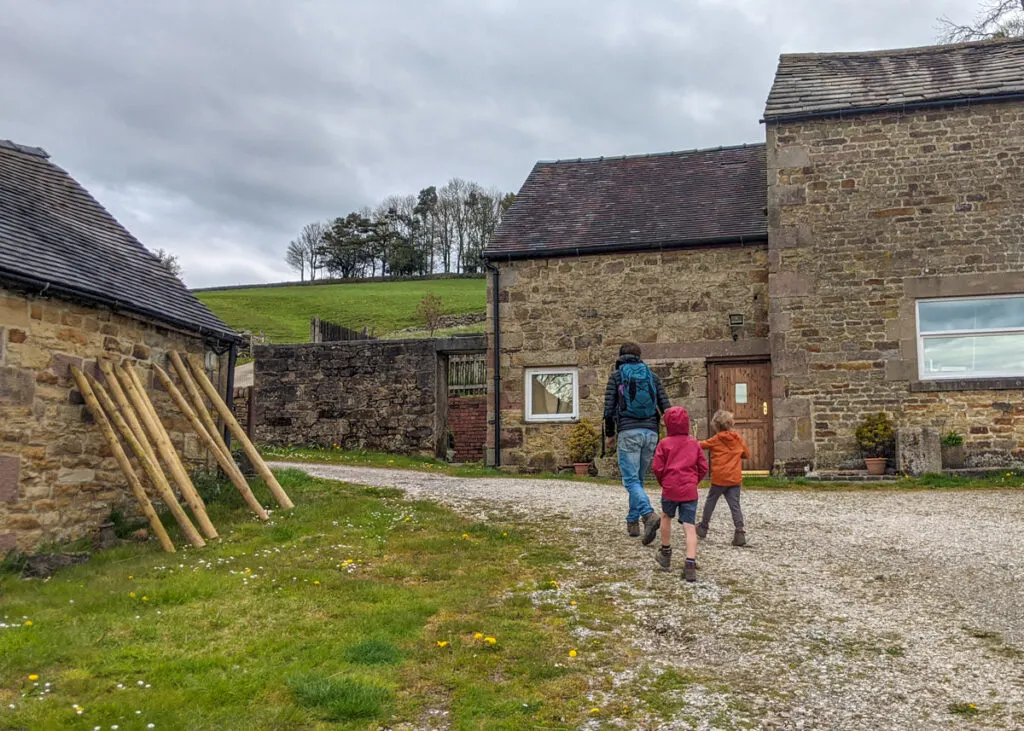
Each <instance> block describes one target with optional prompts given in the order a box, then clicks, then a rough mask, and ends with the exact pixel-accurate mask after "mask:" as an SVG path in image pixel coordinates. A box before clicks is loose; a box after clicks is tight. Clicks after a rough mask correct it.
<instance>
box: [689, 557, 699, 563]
mask: <svg viewBox="0 0 1024 731" xmlns="http://www.w3.org/2000/svg"><path fill="white" fill-rule="evenodd" d="M686 563H697V559H695V558H688V559H686Z"/></svg>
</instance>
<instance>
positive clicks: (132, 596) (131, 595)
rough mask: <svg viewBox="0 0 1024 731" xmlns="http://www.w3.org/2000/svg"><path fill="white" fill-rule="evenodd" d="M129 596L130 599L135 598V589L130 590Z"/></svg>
mask: <svg viewBox="0 0 1024 731" xmlns="http://www.w3.org/2000/svg"><path fill="white" fill-rule="evenodd" d="M128 598H129V599H134V598H135V592H134V591H130V592H128Z"/></svg>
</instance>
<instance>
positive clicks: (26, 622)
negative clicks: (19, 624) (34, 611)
mask: <svg viewBox="0 0 1024 731" xmlns="http://www.w3.org/2000/svg"><path fill="white" fill-rule="evenodd" d="M25 626H26V627H31V626H32V620H31V619H26V620H25Z"/></svg>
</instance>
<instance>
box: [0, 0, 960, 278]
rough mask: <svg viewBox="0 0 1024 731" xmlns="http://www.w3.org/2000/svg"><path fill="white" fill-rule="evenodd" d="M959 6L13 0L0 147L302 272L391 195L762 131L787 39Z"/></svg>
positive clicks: (268, 274)
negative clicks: (313, 224)
mask: <svg viewBox="0 0 1024 731" xmlns="http://www.w3.org/2000/svg"><path fill="white" fill-rule="evenodd" d="M967 12H969V10H968V11H967ZM947 13H948V14H958V13H959V14H961V15H962V14H963V13H964V10H963V8H962V4H961V3H960V2H955V1H954V0H863V1H862V2H860V3H856V4H854V3H848V2H840V1H839V0H831V1H830V0H777V1H776V2H774V3H771V4H765V3H762V2H757V1H755V0H685V1H684V0H633V1H632V2H628V3H627V2H622V1H621V0H593V1H592V2H586V3H584V2H568V1H567V0H563V1H561V2H541V1H540V0H533V1H530V2H524V1H517V2H512V1H511V0H504V1H503V0H485V1H483V2H481V1H480V0H447V1H445V2H438V3H422V2H416V1H415V0H391V1H390V2H375V1H374V0H364V1H356V0H351V1H346V2H344V3H340V2H336V1H333V0H296V1H295V2H290V3H283V2H276V1H274V0H218V2H216V3H210V2H202V1H201V0H175V2H166V3H140V2H137V1H136V0H76V2H74V3H69V2H64V1H61V0H34V1H33V2H23V1H22V0H0V68H2V69H3V71H4V72H3V74H0V94H2V98H3V99H4V100H5V102H4V104H3V105H0V137H10V138H12V139H16V140H18V141H20V142H25V143H27V144H35V145H40V146H42V147H45V148H47V149H48V150H49V151H50V152H51V154H53V156H54V159H55V161H56V162H57V163H58V164H61V165H63V166H64V167H66V168H67V169H68V170H69V171H70V172H71V173H72V174H73V175H75V176H76V177H78V178H79V179H81V180H82V181H83V183H85V184H86V185H88V186H90V187H91V188H92V189H93V190H94V192H96V193H97V195H98V196H100V197H101V200H102V202H103V203H104V204H105V205H107V206H108V208H110V209H111V210H112V212H114V214H115V215H117V216H118V217H119V218H121V219H122V221H123V222H124V223H125V224H126V225H128V226H129V228H131V230H132V231H133V232H134V233H135V234H136V235H137V236H138V237H139V238H140V239H141V240H142V241H143V242H144V243H146V244H147V245H149V246H150V247H152V248H158V247H163V248H167V249H170V250H171V251H174V252H176V253H178V254H179V255H180V256H181V258H182V260H183V262H184V263H185V265H186V280H187V281H188V282H189V283H190V284H192V285H195V286H200V285H208V284H215V283H218V282H224V283H235V282H239V281H245V279H246V278H251V279H252V280H254V281H255V280H266V279H281V278H287V277H289V276H290V274H289V273H288V272H287V270H286V268H285V266H284V265H283V263H282V262H281V258H282V257H281V254H282V252H283V249H284V247H285V245H286V244H287V241H288V240H289V238H291V237H292V236H293V235H294V234H295V232H297V230H298V229H299V228H300V227H301V226H302V224H304V223H306V222H307V221H309V220H314V219H317V218H326V217H329V216H333V215H338V214H343V213H346V212H347V211H349V210H352V209H355V208H358V207H360V206H363V205H367V204H371V203H373V202H375V201H376V200H378V199H379V198H382V197H383V196H385V195H387V194H390V193H411V192H415V191H416V190H418V189H419V188H420V187H423V186H425V185H429V184H441V183H443V182H444V181H445V180H447V179H448V178H450V177H452V176H461V177H466V178H471V179H475V180H477V181H479V182H480V183H482V184H485V185H497V186H499V187H501V188H504V189H510V190H511V189H515V188H517V187H518V186H519V184H520V183H521V182H522V180H523V179H524V178H525V176H526V174H527V173H528V172H529V170H530V168H531V167H532V165H533V163H534V162H535V161H536V160H537V159H551V158H556V157H577V156H591V155H616V154H622V153H637V152H658V151H663V150H669V149H685V148H692V147H706V146H714V145H720V144H735V143H739V142H753V141H757V140H759V139H761V138H762V136H763V130H762V129H761V128H760V127H759V125H758V118H759V116H760V113H761V111H762V109H763V104H764V98H765V96H766V94H767V91H768V88H769V85H770V84H771V78H772V74H773V72H774V69H775V65H776V62H777V57H778V54H779V53H780V52H783V51H796V50H799V51H824V50H854V49H858V48H878V47H886V46H904V45H918V44H923V43H928V42H930V41H931V40H932V39H933V38H934V36H935V35H936V31H935V18H936V17H937V16H939V15H942V14H947Z"/></svg>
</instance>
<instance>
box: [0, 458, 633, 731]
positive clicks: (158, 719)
mask: <svg viewBox="0 0 1024 731" xmlns="http://www.w3.org/2000/svg"><path fill="white" fill-rule="evenodd" d="M279 478H280V481H281V483H282V485H283V486H284V487H285V489H286V490H287V491H288V492H289V494H290V495H291V496H292V498H293V499H294V501H295V503H296V507H295V509H294V510H291V511H274V512H273V513H272V515H271V520H270V521H269V522H268V523H265V524H264V523H260V522H259V521H258V520H256V519H255V518H252V517H250V516H249V515H248V514H247V513H246V512H245V509H244V507H243V506H242V505H241V503H240V500H239V499H238V498H237V495H236V494H235V493H233V492H230V491H220V492H217V491H215V490H214V489H213V484H212V483H209V482H201V483H200V484H201V486H202V489H203V491H204V494H205V496H206V498H207V500H208V505H209V511H210V515H211V519H212V520H213V521H214V523H215V524H216V525H217V527H218V529H219V530H220V532H221V535H222V538H221V539H220V540H217V541H213V542H211V543H210V544H209V545H208V546H207V547H206V548H203V549H199V550H196V549H191V548H189V549H183V548H179V551H178V553H176V554H165V553H162V552H160V551H159V548H158V547H157V546H156V545H155V544H154V543H149V544H145V545H140V544H135V543H131V544H123V545H121V546H118V547H116V548H114V549H111V550H108V551H104V552H102V553H99V554H95V555H94V556H93V557H92V559H91V560H90V561H89V562H88V563H87V564H84V565H81V566H76V567H73V568H70V569H66V570H64V571H61V572H59V573H58V574H57V575H55V576H54V577H53V578H51V579H49V580H46V581H39V580H31V581H29V580H22V579H20V578H17V577H16V576H14V575H10V574H8V575H4V576H0V606H2V609H0V622H2V624H0V728H31V729H93V728H95V727H97V726H98V727H100V728H103V729H109V728H111V727H112V726H115V725H116V726H118V727H119V728H120V729H125V730H127V729H145V728H147V725H148V724H153V725H154V727H155V728H157V729H192V728H217V729H282V728H287V729H321V728H337V727H343V728H377V727H380V726H381V725H389V726H390V725H395V724H400V723H407V724H410V725H411V726H412V727H415V728H421V727H424V726H427V725H429V724H428V719H430V718H435V719H438V720H441V721H443V722H446V723H447V724H450V725H451V726H452V727H454V728H502V729H529V728H574V727H577V726H578V725H579V724H580V723H581V722H582V720H583V719H584V718H585V717H592V711H591V709H590V707H589V706H590V705H591V704H589V703H588V702H587V701H586V699H585V696H586V693H587V690H588V687H589V685H590V683H591V682H592V680H593V677H594V668H595V667H596V665H597V664H598V663H599V662H600V661H601V660H600V658H603V657H606V656H607V654H608V653H611V652H614V653H615V656H616V657H618V658H620V659H624V658H625V657H626V655H628V654H629V650H628V649H626V648H617V647H604V646H603V643H604V640H603V639H601V637H600V636H596V635H595V636H593V637H592V638H590V639H588V640H587V642H586V645H585V646H582V645H581V646H580V647H579V648H578V656H577V657H575V658H570V657H569V651H570V650H571V649H576V648H575V643H576V641H575V640H573V639H572V634H571V631H572V629H573V628H574V627H576V626H578V625H582V626H592V625H593V624H594V623H602V622H603V623H605V624H612V625H614V624H615V623H616V622H617V621H621V618H619V620H617V619H616V616H617V615H616V614H615V613H616V611H617V610H615V609H614V607H613V606H612V604H611V602H610V600H603V599H602V598H601V597H599V596H587V597H586V598H584V597H583V596H575V594H573V593H572V592H569V591H564V590H562V589H560V588H559V585H558V580H559V579H560V578H561V575H562V572H564V571H565V570H567V569H566V568H565V566H564V564H565V563H566V562H567V561H568V560H569V559H570V558H571V554H570V552H569V550H568V549H567V547H564V546H561V545H546V544H544V543H543V542H542V541H541V540H539V537H538V536H539V534H535V533H534V531H537V530H539V528H534V527H530V526H522V525H512V524H501V523H493V522H473V521H470V520H467V519H463V518H461V517H458V516H457V515H455V514H454V513H452V512H450V511H448V510H447V509H445V508H442V507H440V506H438V505H436V504H434V503H430V502H425V501H408V500H405V499H404V498H402V497H400V496H399V493H398V492H397V491H392V490H381V489H373V488H363V487H357V486H351V485H345V484H342V483H337V482H328V481H321V480H316V479H313V478H310V477H307V476H306V475H304V474H302V473H300V472H298V471H295V470H285V471H282V472H280V473H279ZM254 489H256V490H257V493H258V495H259V496H260V497H261V498H263V499H264V500H265V501H266V500H267V499H268V497H269V496H268V494H267V492H266V490H265V489H263V486H262V484H257V485H256V486H254ZM218 490H222V487H219V488H218ZM175 537H176V538H179V537H178V536H177V534H175ZM176 543H177V545H178V546H181V545H182V542H181V541H180V538H179V539H178V540H177V541H176ZM577 599H578V600H579V601H578V603H573V602H575V600H577ZM487 638H492V639H493V642H492V641H490V640H488V639H487ZM34 675H37V676H38V678H37V679H31V678H30V676H34ZM9 704H13V705H14V708H13V709H12V708H9ZM78 708H80V709H81V710H82V712H81V714H79V713H78V712H77V709H78Z"/></svg>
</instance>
